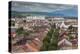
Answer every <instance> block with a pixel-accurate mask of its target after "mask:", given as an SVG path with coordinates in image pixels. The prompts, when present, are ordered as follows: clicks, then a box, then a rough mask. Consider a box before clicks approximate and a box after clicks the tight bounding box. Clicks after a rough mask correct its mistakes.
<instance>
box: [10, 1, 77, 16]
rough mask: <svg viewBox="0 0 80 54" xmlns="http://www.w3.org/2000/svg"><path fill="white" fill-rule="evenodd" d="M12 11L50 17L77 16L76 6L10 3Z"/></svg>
mask: <svg viewBox="0 0 80 54" xmlns="http://www.w3.org/2000/svg"><path fill="white" fill-rule="evenodd" d="M11 10H12V11H18V12H47V13H50V14H51V15H57V16H58V15H62V16H74V17H77V16H78V7H77V5H69V4H48V3H35V2H15V1H14V2H12V9H11Z"/></svg>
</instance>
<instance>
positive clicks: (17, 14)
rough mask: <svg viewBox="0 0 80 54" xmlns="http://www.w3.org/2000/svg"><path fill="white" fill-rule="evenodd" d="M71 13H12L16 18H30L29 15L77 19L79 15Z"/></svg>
mask: <svg viewBox="0 0 80 54" xmlns="http://www.w3.org/2000/svg"><path fill="white" fill-rule="evenodd" d="M72 14H73V13H71V12H70V11H65V10H64V11H56V12H50V13H49V12H17V11H12V12H11V15H12V17H14V16H24V17H26V16H29V15H44V16H60V17H77V14H73V15H72Z"/></svg>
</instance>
